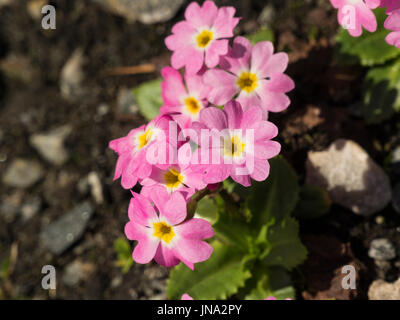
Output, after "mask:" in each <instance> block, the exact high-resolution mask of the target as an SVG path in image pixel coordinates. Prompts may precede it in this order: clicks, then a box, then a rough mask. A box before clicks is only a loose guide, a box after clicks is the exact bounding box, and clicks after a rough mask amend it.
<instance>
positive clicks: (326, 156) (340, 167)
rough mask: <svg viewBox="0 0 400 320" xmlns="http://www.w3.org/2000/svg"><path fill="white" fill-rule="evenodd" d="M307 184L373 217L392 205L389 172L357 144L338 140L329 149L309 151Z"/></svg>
mask: <svg viewBox="0 0 400 320" xmlns="http://www.w3.org/2000/svg"><path fill="white" fill-rule="evenodd" d="M306 167H307V176H306V183H307V184H312V185H316V186H318V187H321V188H324V189H326V190H327V191H328V193H329V195H330V197H331V199H332V201H333V202H334V203H337V204H339V205H342V206H344V207H346V208H349V209H350V210H352V211H353V212H354V213H356V214H360V215H363V216H369V215H371V214H373V213H375V212H378V211H380V210H382V209H383V208H384V207H386V205H387V204H388V203H389V202H390V200H391V198H392V191H391V187H390V181H389V178H388V176H387V175H386V173H385V172H384V171H383V170H382V169H381V168H380V167H379V166H378V165H377V164H376V163H375V162H374V161H373V160H372V159H371V157H370V156H369V155H368V154H367V152H365V150H364V149H362V148H361V147H360V146H359V145H358V144H357V143H355V142H353V141H351V140H336V141H335V142H333V143H332V144H331V145H330V147H329V148H328V150H326V151H322V152H309V154H308V159H307V164H306Z"/></svg>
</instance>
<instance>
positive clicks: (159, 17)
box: [94, 0, 185, 24]
mask: <svg viewBox="0 0 400 320" xmlns="http://www.w3.org/2000/svg"><path fill="white" fill-rule="evenodd" d="M94 1H96V2H98V3H100V4H101V5H102V6H103V7H105V8H106V9H108V10H110V11H111V12H113V13H115V14H118V15H121V16H123V17H124V18H126V19H127V20H129V21H130V22H133V21H136V20H139V21H140V22H142V23H144V24H152V23H158V22H165V21H168V20H169V19H171V18H173V17H174V16H175V14H176V12H177V11H178V10H179V8H180V7H181V6H182V4H183V3H184V2H185V1H184V0H168V1H165V0H146V1H143V0H94Z"/></svg>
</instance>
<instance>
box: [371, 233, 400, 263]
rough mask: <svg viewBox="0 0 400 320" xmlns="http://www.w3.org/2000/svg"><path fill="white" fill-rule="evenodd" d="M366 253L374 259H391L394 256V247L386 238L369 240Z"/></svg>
mask: <svg viewBox="0 0 400 320" xmlns="http://www.w3.org/2000/svg"><path fill="white" fill-rule="evenodd" d="M368 255H369V256H370V258H372V259H376V260H392V259H394V258H396V248H395V246H394V245H393V243H392V242H390V240H388V239H384V238H382V239H375V240H372V241H371V244H370V246H369V251H368Z"/></svg>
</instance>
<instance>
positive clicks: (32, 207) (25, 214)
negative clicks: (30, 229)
mask: <svg viewBox="0 0 400 320" xmlns="http://www.w3.org/2000/svg"><path fill="white" fill-rule="evenodd" d="M41 207H42V200H41V199H40V198H37V197H36V198H32V199H30V200H28V201H27V202H25V203H24V204H23V205H22V207H21V218H22V222H28V221H29V220H31V219H32V218H33V217H34V216H35V215H36V214H37V213H38V212H39V210H40V208H41Z"/></svg>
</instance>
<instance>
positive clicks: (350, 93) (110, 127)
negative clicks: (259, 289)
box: [0, 0, 400, 299]
mask: <svg viewBox="0 0 400 320" xmlns="http://www.w3.org/2000/svg"><path fill="white" fill-rule="evenodd" d="M27 2H28V1H27V0H24V1H22V0H20V1H12V4H10V5H9V6H7V7H4V8H1V9H0V59H4V58H5V57H6V56H9V55H11V54H15V55H22V56H24V57H25V58H27V60H28V61H29V65H30V67H31V68H32V74H33V76H32V78H31V79H30V80H29V81H24V80H21V79H18V78H11V77H9V75H6V74H5V73H4V72H3V73H2V74H1V73H0V130H1V132H2V133H3V135H4V136H3V138H2V139H0V176H2V175H3V173H4V171H5V169H6V168H7V166H8V164H9V163H11V161H12V160H13V159H15V158H17V157H19V158H27V159H35V160H37V161H40V162H41V163H42V164H43V166H45V168H46V175H45V177H44V179H42V180H41V181H40V182H39V183H37V184H36V185H35V186H33V187H31V188H29V189H27V190H23V191H18V190H16V189H12V188H10V187H7V186H5V185H2V184H0V195H1V196H5V195H12V194H16V193H18V194H19V197H20V198H21V199H22V202H24V201H25V200H27V199H31V198H32V197H39V198H40V199H41V200H42V207H41V210H40V211H39V213H38V214H37V215H36V216H35V217H34V218H33V219H32V220H30V221H29V222H28V223H23V222H22V221H21V219H20V218H16V219H15V220H14V221H12V222H6V221H3V220H2V217H1V215H0V261H3V260H4V259H5V258H7V257H8V256H9V255H10V251H11V247H12V246H13V245H14V247H17V248H18V255H17V258H16V261H15V265H14V266H13V269H12V270H11V271H12V272H11V274H10V276H9V277H8V278H7V279H6V280H4V279H1V278H0V288H2V295H3V298H28V299H31V298H48V297H50V298H59V299H157V298H165V297H166V296H165V279H166V277H167V274H168V270H167V269H165V268H163V267H159V266H157V265H155V264H150V265H146V266H141V265H134V266H133V267H132V269H131V270H130V271H129V272H128V273H127V274H124V275H123V274H122V272H121V269H120V268H119V267H117V266H115V261H116V259H117V257H116V252H115V250H114V241H115V240H116V239H117V238H119V237H123V236H124V235H123V230H124V225H125V223H126V221H127V207H128V203H129V199H130V193H129V192H128V191H126V190H123V189H122V188H121V186H120V185H119V182H113V181H112V178H113V170H114V166H115V162H116V156H115V155H114V154H113V152H112V151H111V150H108V148H107V146H108V142H109V141H110V140H112V139H114V138H117V137H120V136H123V135H126V134H127V132H128V131H129V130H130V129H132V128H134V127H137V126H139V125H141V124H142V123H144V119H143V118H141V117H140V116H133V117H128V118H124V117H120V115H119V114H118V112H117V108H116V97H117V93H118V90H119V89H120V88H121V87H128V88H130V87H134V86H136V85H137V84H139V83H141V82H143V81H146V80H149V79H154V78H156V77H158V76H159V70H160V68H161V67H162V66H163V65H166V64H168V62H169V52H168V51H167V49H166V48H165V46H164V44H163V39H164V38H165V36H167V35H168V34H169V33H170V30H171V27H172V25H173V24H174V23H176V22H177V21H179V20H181V19H182V17H183V8H182V9H181V10H180V11H179V12H178V14H177V16H176V17H175V18H174V19H173V20H171V21H169V22H167V23H162V24H154V25H149V26H146V25H143V24H140V23H127V22H126V21H125V20H124V18H122V17H119V16H116V15H113V14H110V13H108V12H107V11H105V10H104V9H103V8H101V7H100V6H99V5H98V4H96V3H95V2H94V1H90V0H81V1H68V0H57V1H50V3H51V4H53V5H54V6H56V8H57V29H56V30H42V29H41V27H40V21H38V20H35V19H33V18H32V17H31V16H30V15H29V14H28V12H27V9H26V3H27ZM216 2H217V3H218V4H230V5H234V6H235V7H236V8H237V10H238V15H239V16H242V17H243V19H242V20H241V23H240V28H239V33H240V34H244V33H250V32H254V31H256V30H257V29H258V28H259V27H260V25H259V23H258V22H257V17H258V15H259V13H260V11H261V9H262V8H263V7H264V5H265V1H262V0H253V1H247V0H240V1H234V0H232V1H228V0H226V1H225V0H224V1H216ZM271 3H274V7H275V11H276V13H277V17H276V19H275V23H274V25H273V28H274V31H275V35H276V46H277V48H278V50H285V51H287V52H288V53H289V55H290V61H291V64H290V66H289V70H288V73H289V75H290V76H291V77H293V79H294V80H295V82H296V89H295V90H294V91H293V92H292V93H291V94H290V97H291V100H292V105H291V106H290V108H289V109H288V111H287V112H284V113H282V114H279V115H272V116H271V120H272V121H273V122H275V123H276V124H277V125H278V127H279V128H280V131H281V132H280V136H279V139H280V142H281V143H282V151H283V152H282V153H283V155H284V156H285V157H286V158H287V159H288V160H289V161H290V163H291V164H292V165H293V167H294V168H295V170H296V172H297V173H298V175H299V178H300V181H301V182H303V180H304V175H305V168H304V167H305V160H306V157H307V152H308V151H309V150H322V149H324V148H325V147H327V146H328V145H329V144H330V143H331V142H332V141H333V140H335V139H337V138H347V139H352V140H354V141H356V142H357V143H359V144H360V145H361V146H363V147H364V148H365V149H366V150H367V151H368V153H369V154H370V155H371V156H372V157H373V158H374V160H375V161H376V162H377V163H379V164H380V165H382V166H384V168H386V169H388V168H387V166H386V163H385V161H386V158H387V154H388V150H392V148H393V147H394V146H396V145H398V144H399V143H400V134H399V123H400V117H399V116H397V117H394V118H392V119H391V120H390V121H387V122H385V123H384V124H383V125H376V126H367V125H366V123H365V122H364V120H363V119H361V118H359V117H357V116H354V115H353V114H352V112H351V109H350V106H351V105H354V104H356V103H358V102H359V101H360V94H361V82H362V78H363V75H364V73H365V70H363V69H361V68H359V67H341V66H338V65H337V63H336V62H335V59H334V55H333V52H334V48H333V45H334V36H335V34H336V31H337V24H336V17H335V13H334V11H333V10H331V8H330V6H329V3H327V1H316V0H314V1H297V0H296V1H294V0H290V1H281V0H276V1H271ZM304 3H307V4H304ZM77 48H81V49H82V50H83V52H84V56H85V58H86V64H85V66H84V73H85V81H84V95H83V97H82V98H80V99H79V100H76V101H67V100H65V99H64V98H63V97H62V96H61V94H60V89H59V77H60V71H61V69H62V67H63V65H64V64H65V62H66V61H67V60H68V58H69V57H70V56H71V54H72V53H73V52H74V51H75V49H77ZM144 63H153V64H155V65H156V67H157V71H156V72H154V73H151V74H145V75H143V74H142V75H133V76H105V75H104V73H103V71H104V70H105V69H107V68H112V67H120V66H134V65H140V64H144ZM102 103H106V104H108V105H109V106H110V107H111V110H110V112H109V113H108V114H106V115H104V116H99V115H98V107H99V106H100V105H101V104H102ZM64 124H70V125H72V127H73V132H72V134H71V135H70V136H69V138H68V140H67V142H66V143H67V147H68V149H69V152H70V153H71V158H70V160H69V161H68V163H67V164H66V165H64V166H62V167H57V166H52V165H49V164H47V163H46V162H45V161H44V160H43V159H41V158H40V156H39V154H38V153H37V152H36V151H35V150H34V149H33V148H32V147H31V146H30V144H29V136H30V135H31V134H33V133H37V132H43V131H47V130H49V129H51V128H53V127H57V126H60V125H64ZM91 171H95V172H97V173H98V174H99V176H100V178H101V181H102V185H103V192H104V197H105V201H104V203H103V204H101V205H97V206H96V213H95V216H94V218H93V219H92V221H91V223H90V225H89V227H88V229H87V231H86V233H85V234H84V236H83V238H82V239H81V240H80V241H79V242H78V243H77V244H76V245H75V246H74V247H72V248H71V249H69V250H68V251H67V252H66V253H64V254H63V255H62V256H60V257H57V256H54V255H52V254H51V253H49V251H48V250H47V249H46V248H45V247H44V246H43V245H42V243H41V242H40V241H39V233H40V230H41V229H42V228H43V227H44V226H45V225H47V224H48V223H49V222H51V221H53V220H55V219H56V218H57V217H59V216H61V215H63V214H65V213H66V212H67V211H68V210H70V209H72V208H73V207H74V206H75V205H76V204H78V203H80V202H82V201H83V200H85V199H88V198H89V196H88V195H87V194H82V193H80V192H78V183H79V181H80V180H81V179H82V178H84V177H85V176H86V175H87V174H88V173H89V172H91ZM399 178H400V177H398V176H397V177H396V176H394V174H391V179H392V182H393V183H394V182H395V180H396V179H397V181H399ZM379 215H380V216H383V217H384V222H383V223H382V224H377V222H376V217H375V216H373V217H371V218H368V219H366V218H363V217H359V216H356V215H354V214H353V213H351V212H350V211H347V210H345V209H343V208H340V207H337V206H333V207H332V208H331V211H330V213H329V214H328V215H327V216H325V217H324V218H321V219H318V220H312V221H302V222H301V234H302V237H303V240H304V242H305V243H306V244H307V246H308V247H309V249H311V250H310V252H311V253H310V256H309V260H308V261H307V262H306V263H305V264H304V266H302V267H301V268H300V269H299V270H296V271H295V272H294V274H293V278H294V280H295V281H296V285H297V289H298V298H299V299H301V298H306V299H311V298H313V297H322V296H318V292H321V291H324V292H325V293H324V294H325V295H324V296H323V297H325V298H337V299H342V298H343V299H350V298H366V297H367V288H368V285H369V284H370V282H371V281H372V280H374V279H376V278H377V277H378V276H379V277H384V278H386V280H390V281H392V280H395V279H397V278H398V277H399V275H400V270H399V268H398V267H395V266H392V269H391V270H390V271H388V272H386V273H384V274H382V273H380V272H379V270H376V267H375V266H374V262H373V261H372V260H371V259H370V258H369V257H368V255H367V251H368V247H369V243H370V241H371V240H372V239H374V238H376V237H385V238H388V239H390V240H392V241H393V243H395V244H396V245H397V247H398V248H400V229H399V226H400V216H399V215H398V214H397V215H396V214H395V212H394V210H393V209H392V208H391V207H388V208H387V209H385V210H384V211H383V212H381V213H379ZM322 235H323V236H324V237H325V241H326V242H324V241H320V240H321V239H320V238H319V236H322ZM319 243H320V244H319ZM324 243H325V244H326V243H338V245H339V246H343V248H346V249H344V254H343V256H339V257H338V258H332V259H325V261H328V262H329V263H331V265H328V266H325V267H326V268H325V267H324V268H321V272H322V271H323V272H325V277H323V278H322V279H323V280H324V281H328V282H329V283H330V281H331V280H332V279H333V278H334V277H335V275H336V273H335V272H336V271H335V270H337V268H338V267H339V266H340V265H343V264H347V263H352V262H355V263H356V264H357V265H358V266H359V267H358V270H359V287H358V289H357V292H356V293H352V294H351V295H348V296H337V295H336V293H335V291H334V290H333V291H329V290H330V288H329V285H328V287H324V286H322V287H321V286H319V285H318V283H317V284H316V283H310V282H307V280H302V279H304V278H307V275H310V274H311V273H312V272H313V270H315V269H313V268H315V265H316V264H315V263H316V261H319V259H320V260H321V259H324V256H323V255H322V256H321V254H319V253H318V252H319V250H318V248H319V247H320V249H321V248H322V246H323V244H324ZM77 259H79V260H80V261H82V262H84V263H86V264H88V265H89V266H90V268H89V269H90V272H89V271H88V272H87V276H86V278H85V279H83V280H82V281H81V282H80V283H79V284H78V285H76V286H73V287H69V286H67V285H65V284H63V282H62V281H61V277H62V274H63V273H64V272H65V267H66V266H67V265H68V264H69V263H71V262H73V261H76V260H77ZM46 264H51V265H54V266H55V267H56V269H57V272H58V273H57V279H58V282H57V283H58V286H57V290H56V291H51V292H50V294H49V293H48V292H47V291H45V290H43V289H42V288H41V285H40V283H41V279H42V274H41V268H42V266H43V265H46ZM397 266H398V264H397ZM316 281H317V280H316ZM325 286H326V285H325ZM330 294H331V296H330ZM0 298H1V295H0Z"/></svg>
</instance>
